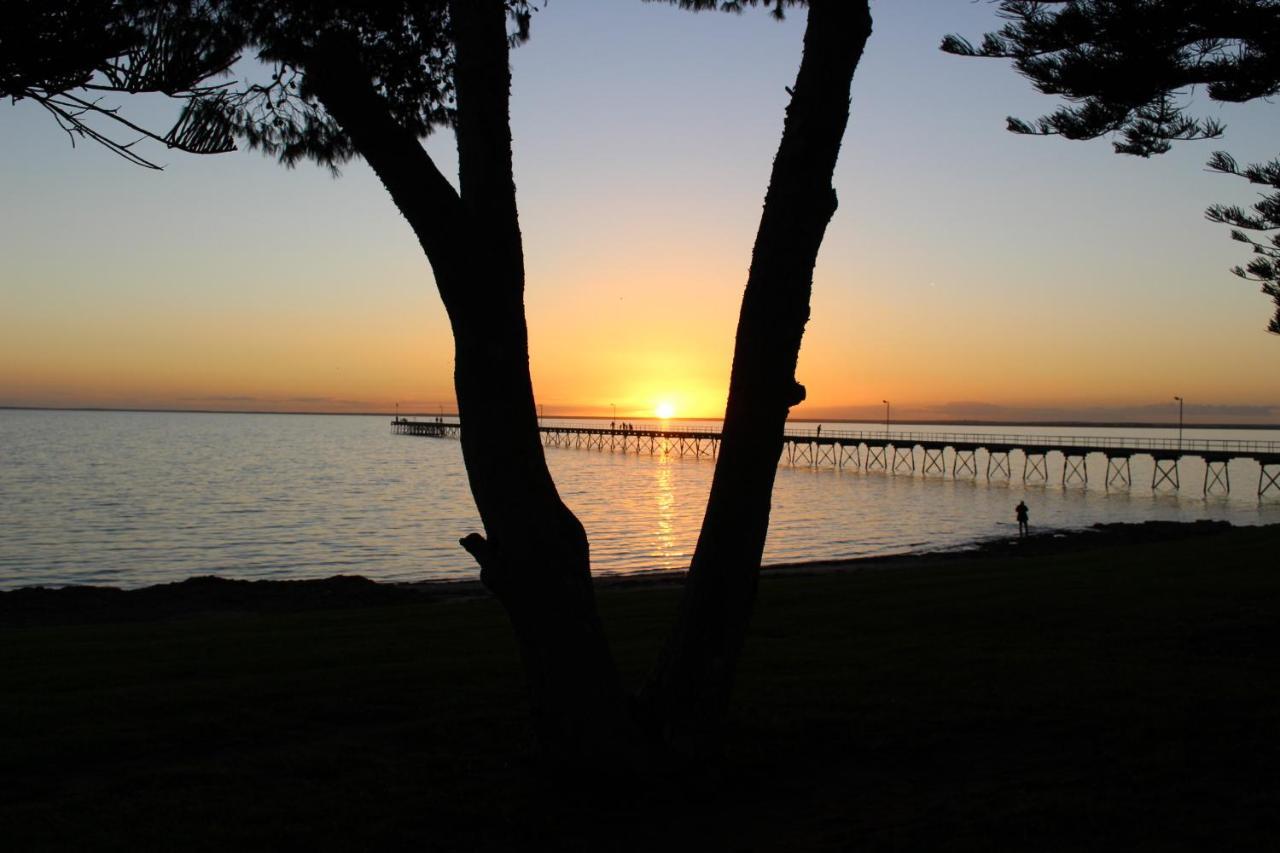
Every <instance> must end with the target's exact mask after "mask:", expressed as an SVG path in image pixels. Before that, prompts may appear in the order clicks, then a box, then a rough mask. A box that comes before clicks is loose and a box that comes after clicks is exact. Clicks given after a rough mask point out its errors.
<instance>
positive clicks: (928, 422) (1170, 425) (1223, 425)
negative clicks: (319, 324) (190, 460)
mask: <svg viewBox="0 0 1280 853" xmlns="http://www.w3.org/2000/svg"><path fill="white" fill-rule="evenodd" d="M0 411H14V412H122V413H133V414H172V415H288V416H291V417H292V416H298V415H304V416H313V415H314V416H321V417H334V416H340V417H357V418H370V417H377V418H391V417H395V416H396V414H397V413H396V412H276V411H270V410H267V409H126V408H115V407H111V406H0ZM399 416H400V417H403V418H437V417H441V414H440V413H439V412H401V413H399ZM443 417H446V418H455V419H456V418H457V417H458V415H457V413H456V412H445V413H444V414H443ZM628 417H632V418H635V419H636V420H644V421H654V420H657V418H654V417H643V416H637V415H630V416H628ZM546 419H547V420H560V421H567V420H579V421H607V420H614V418H611V417H609V416H608V415H547V416H546ZM671 420H673V421H718V420H721V419H720V418H671ZM787 422H788V423H793V424H870V425H872V426H876V427H880V426H883V425H884V421H882V420H875V419H872V418H791V419H789V420H788V421H787ZM904 425H906V426H979V427H1084V428H1096V429H1122V428H1123V429H1128V428H1133V429H1177V428H1178V424H1177V422H1176V421H1174V422H1170V421H1089V420H1046V421H1030V420H979V419H976V418H975V419H948V420H938V419H931V418H923V419H916V418H906V419H903V420H901V421H897V422H895V423H894V424H892V426H893V427H900V426H904ZM1183 428H1184V429H1189V430H1190V429H1223V430H1280V422H1276V423H1231V422H1220V423H1192V422H1188V423H1186V424H1184V425H1183Z"/></svg>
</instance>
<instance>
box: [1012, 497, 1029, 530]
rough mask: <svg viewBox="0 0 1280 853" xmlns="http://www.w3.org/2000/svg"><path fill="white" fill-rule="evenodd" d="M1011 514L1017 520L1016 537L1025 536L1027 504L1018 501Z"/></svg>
mask: <svg viewBox="0 0 1280 853" xmlns="http://www.w3.org/2000/svg"><path fill="white" fill-rule="evenodd" d="M1013 514H1014V515H1015V516H1017V518H1018V536H1026V535H1027V528H1028V524H1027V516H1028V513H1027V504H1026V502H1025V501H1018V505H1017V506H1016V507H1014V508H1013Z"/></svg>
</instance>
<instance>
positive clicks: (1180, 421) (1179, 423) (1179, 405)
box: [1173, 397, 1183, 451]
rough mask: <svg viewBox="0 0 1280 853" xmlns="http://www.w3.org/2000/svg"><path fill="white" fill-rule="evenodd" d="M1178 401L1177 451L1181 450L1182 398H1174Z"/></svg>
mask: <svg viewBox="0 0 1280 853" xmlns="http://www.w3.org/2000/svg"><path fill="white" fill-rule="evenodd" d="M1173 399H1175V400H1177V401H1178V450H1179V451H1181V450H1182V404H1183V401H1182V398H1181V397H1174V398H1173Z"/></svg>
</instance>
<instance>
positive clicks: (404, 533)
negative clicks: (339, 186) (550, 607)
mask: <svg viewBox="0 0 1280 853" xmlns="http://www.w3.org/2000/svg"><path fill="white" fill-rule="evenodd" d="M804 426H810V425H804ZM840 427H841V425H837V424H832V425H830V426H829V428H828V432H830V430H831V429H838V428H840ZM911 428H912V427H911V426H910V425H907V424H903V425H898V424H895V425H894V429H895V431H896V430H898V429H911ZM915 429H919V430H931V431H939V430H940V429H945V430H947V431H949V432H955V431H960V430H959V429H957V428H952V427H945V428H939V427H915ZM971 431H978V432H981V431H988V432H989V431H991V430H990V429H985V428H975V429H973V430H971ZM1001 431H1002V432H1013V431H1015V430H1009V429H1001ZM1017 431H1018V432H1023V433H1041V434H1061V433H1063V432H1070V433H1071V434H1085V435H1113V436H1115V435H1135V434H1140V435H1143V436H1147V437H1168V435H1169V434H1170V433H1169V432H1168V431H1163V432H1162V431H1160V430H1132V429H1130V430H1125V429H1116V430H1112V429H1071V430H1065V429H1063V428H1044V429H1040V428H1035V429H1022V430H1017ZM1186 435H1187V438H1188V439H1189V440H1190V439H1192V438H1195V437H1205V438H1240V439H1245V440H1272V441H1275V440H1280V431H1266V432H1260V431H1253V430H1250V431H1242V432H1234V433H1233V432H1225V431H1220V430H1203V431H1201V430H1188V431H1187V433H1186ZM547 458H548V462H549V464H550V466H551V470H552V472H553V473H554V475H555V478H556V482H557V483H558V484H559V487H560V491H561V494H562V495H563V497H564V499H565V501H566V502H567V503H568V504H569V506H570V507H572V508H573V510H574V511H575V512H576V513H577V514H578V516H579V517H580V518H581V519H582V521H583V523H584V524H585V525H586V528H587V532H588V534H589V535H590V538H591V548H592V560H593V565H594V568H595V571H596V572H598V573H618V572H636V571H646V570H652V569H670V568H680V567H684V566H686V565H687V564H688V560H689V556H690V553H691V552H692V549H693V546H694V543H695V540H696V537H697V532H698V527H699V525H700V523H701V521H702V512H703V507H704V504H705V501H706V497H707V492H708V490H709V488H710V484H711V473H712V469H713V463H712V462H711V461H710V460H707V459H702V460H697V459H692V458H687V457H686V458H683V459H681V458H663V457H650V456H648V455H644V456H636V455H634V454H622V453H610V452H608V451H605V452H599V451H587V450H575V449H557V448H549V449H548V450H547ZM1049 461H1050V471H1049V475H1050V477H1049V479H1050V482H1049V483H1048V484H1044V485H1029V486H1024V484H1023V483H1022V481H1021V474H1022V468H1021V464H1022V462H1021V458H1020V456H1018V455H1017V454H1015V455H1014V457H1013V459H1012V462H1013V463H1014V466H1013V475H1014V476H1013V482H1005V481H1002V480H998V481H993V482H990V483H988V482H987V481H986V480H985V478H984V476H983V473H984V472H985V463H984V461H983V457H982V456H979V462H980V466H979V476H978V477H977V478H969V479H959V480H953V479H951V477H950V474H949V473H948V475H947V476H946V477H945V478H942V477H938V476H937V475H933V476H930V477H924V476H922V474H921V473H920V472H919V471H917V473H916V474H915V475H906V474H885V473H883V472H870V473H866V472H861V471H851V470H844V471H838V470H833V469H831V468H830V467H827V468H822V469H812V468H808V467H788V466H786V465H783V466H781V467H780V468H779V471H778V480H777V486H776V488H775V491H774V510H773V522H772V525H771V527H770V531H769V541H768V546H767V549H766V553H765V560H766V562H773V563H778V562H793V561H803V560H815V559H822V558H833V557H858V556H868V555H877V554H896V553H904V552H910V551H922V550H940V549H948V548H956V547H961V546H964V545H967V544H971V543H973V542H976V541H980V540H983V539H987V538H992V537H997V536H1008V535H1010V534H1011V533H1013V532H1014V530H1015V528H1014V527H1013V525H1012V523H1011V522H1012V519H1013V505H1014V504H1016V503H1017V502H1018V501H1019V500H1025V501H1026V502H1027V503H1028V504H1029V505H1030V507H1031V519H1032V524H1033V525H1034V526H1040V527H1055V528H1075V527H1084V526H1088V525H1090V524H1093V523H1094V522H1099V521H1143V520H1147V519H1171V520H1187V521H1189V520H1194V519H1199V518H1214V519H1226V520H1229V521H1232V522H1234V523H1237V524H1260V523H1275V522H1280V499H1276V498H1274V497H1273V498H1268V499H1266V500H1263V501H1259V500H1258V498H1257V496H1256V491H1257V478H1258V469H1257V466H1256V465H1253V464H1251V463H1248V462H1239V463H1234V464H1233V465H1232V467H1231V478H1232V488H1233V490H1234V492H1233V493H1232V494H1231V495H1230V496H1226V497H1224V496H1218V497H1210V498H1204V497H1202V496H1201V495H1200V489H1201V477H1202V476H1203V467H1202V466H1201V465H1199V463H1198V462H1195V461H1188V462H1185V463H1184V464H1183V466H1182V469H1181V476H1182V485H1183V490H1182V492H1181V494H1178V495H1174V494H1167V493H1166V494H1153V493H1152V491H1151V488H1150V483H1151V463H1150V460H1148V459H1144V458H1142V457H1139V458H1136V459H1135V460H1134V464H1133V477H1134V486H1133V487H1132V488H1131V489H1128V490H1120V491H1115V490H1113V491H1111V492H1107V491H1106V490H1105V488H1104V483H1103V481H1104V476H1103V474H1104V464H1105V463H1103V462H1102V460H1101V458H1100V457H1097V456H1094V457H1090V461H1089V465H1090V485H1089V487H1088V488H1083V487H1081V486H1079V485H1075V486H1068V487H1066V488H1064V487H1062V486H1061V485H1060V484H1059V479H1060V477H1061V470H1062V462H1061V458H1060V457H1058V456H1057V454H1053V455H1051V456H1050V459H1049ZM949 471H950V465H949V463H948V472H949ZM1273 495H1274V493H1273ZM479 529H480V523H479V518H478V517H477V516H476V514H475V509H474V507H473V505H472V502H471V496H470V493H469V491H468V489H467V481H466V474H465V472H464V471H463V468H462V457H461V450H460V447H459V445H458V442H456V441H452V440H441V439H431V438H415V437H408V436H397V435H392V434H391V432H390V429H389V422H388V419H387V418H385V417H345V416H297V415H292V416H291V415H218V414H170V413H125V412H40V411H0V588H8V589H11V588H15V587H20V586H27V585H36V584H46V585H52V584H72V583H79V584H111V585H116V586H123V587H136V586H143V585H146V584H153V583H163V582H168V581H174V580H181V579H183V578H187V577H190V576H192V575H201V574H219V575H224V576H227V577H237V578H277V579H280V578H311V577H325V576H328V575H332V574H337V573H358V574H362V575H365V576H368V577H371V578H375V579H378V580H395V581H408V580H423V579H430V578H467V577H474V576H475V575H476V568H475V566H474V564H473V563H472V562H471V559H470V557H469V556H468V555H467V554H466V553H465V552H463V551H462V549H461V548H460V547H459V546H458V544H457V541H458V539H459V538H460V537H461V536H464V535H466V534H467V533H469V532H471V531H473V530H479Z"/></svg>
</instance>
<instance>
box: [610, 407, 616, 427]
mask: <svg viewBox="0 0 1280 853" xmlns="http://www.w3.org/2000/svg"><path fill="white" fill-rule="evenodd" d="M609 408H610V409H612V410H613V420H612V421H610V422H609V428H610V429H613V425H614V424H616V423H617V422H618V407H617V406H615V405H614V404H613V403H610V404H609Z"/></svg>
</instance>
